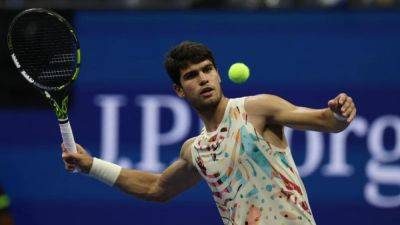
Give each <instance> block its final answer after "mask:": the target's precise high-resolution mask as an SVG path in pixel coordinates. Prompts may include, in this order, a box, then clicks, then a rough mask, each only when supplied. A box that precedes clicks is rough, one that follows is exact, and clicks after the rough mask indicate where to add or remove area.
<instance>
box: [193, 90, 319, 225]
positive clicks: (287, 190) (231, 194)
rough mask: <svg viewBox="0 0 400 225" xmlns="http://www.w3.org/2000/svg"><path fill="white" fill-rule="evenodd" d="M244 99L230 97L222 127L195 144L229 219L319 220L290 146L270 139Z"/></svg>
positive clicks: (196, 158)
mask: <svg viewBox="0 0 400 225" xmlns="http://www.w3.org/2000/svg"><path fill="white" fill-rule="evenodd" d="M244 100H245V98H237V99H230V100H229V102H228V104H227V107H226V109H225V113H224V116H223V119H222V121H221V123H220V124H219V126H218V128H217V130H216V132H212V133H209V134H208V133H207V131H206V130H205V129H203V130H202V132H201V134H200V135H199V136H197V137H196V139H195V141H194V143H193V145H192V149H191V153H192V158H193V162H194V164H195V165H196V167H197V169H198V171H199V173H200V174H201V176H202V177H203V178H204V179H205V180H206V182H207V183H208V186H209V187H210V189H211V191H212V194H213V197H214V200H215V202H216V205H217V208H218V210H219V213H220V215H221V217H222V220H223V222H224V224H225V225H226V224H229V225H231V224H232V225H233V224H235V225H236V224H237V225H266V224H274V225H275V224H277V225H282V224H283V225H300V224H302V225H304V224H307V225H315V221H314V218H313V215H312V212H311V209H310V206H309V203H308V198H307V194H306V191H305V187H304V185H303V182H302V181H301V178H300V176H299V173H298V171H297V168H296V165H295V163H294V161H293V158H292V155H291V152H290V149H289V147H287V148H286V149H280V148H277V147H275V146H273V145H271V144H270V143H269V142H268V141H266V140H264V138H263V137H262V136H261V135H260V134H259V133H258V132H257V131H256V130H255V129H254V127H253V126H252V124H251V123H250V122H248V121H247V113H246V111H245V109H244Z"/></svg>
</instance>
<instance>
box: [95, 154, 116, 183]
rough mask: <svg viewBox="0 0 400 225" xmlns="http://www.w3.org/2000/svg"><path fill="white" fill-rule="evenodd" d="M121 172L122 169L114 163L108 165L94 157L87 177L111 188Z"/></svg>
mask: <svg viewBox="0 0 400 225" xmlns="http://www.w3.org/2000/svg"><path fill="white" fill-rule="evenodd" d="M121 170H122V167H120V166H118V165H116V164H114V163H110V162H107V161H104V160H101V159H98V158H96V157H94V158H93V164H92V168H90V171H89V175H90V176H91V177H93V178H96V179H97V180H99V181H101V182H104V183H106V184H108V185H109V186H113V185H114V183H115V181H116V180H117V178H118V176H119V174H120V172H121Z"/></svg>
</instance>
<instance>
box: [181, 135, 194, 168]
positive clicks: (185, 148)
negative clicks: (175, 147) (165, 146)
mask: <svg viewBox="0 0 400 225" xmlns="http://www.w3.org/2000/svg"><path fill="white" fill-rule="evenodd" d="M196 138H197V137H192V138H189V139H187V140H186V141H185V142H184V143H183V145H182V148H181V151H180V153H179V158H181V159H183V160H185V161H188V162H191V161H192V160H191V159H192V155H191V152H190V151H191V148H192V146H193V143H194V141H195V140H196Z"/></svg>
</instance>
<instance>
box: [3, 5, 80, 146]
mask: <svg viewBox="0 0 400 225" xmlns="http://www.w3.org/2000/svg"><path fill="white" fill-rule="evenodd" d="M7 44H8V48H9V50H10V54H11V58H12V60H13V62H14V64H15V66H16V67H17V69H18V70H19V72H20V74H21V75H22V76H23V77H24V78H25V79H26V80H27V81H28V82H29V83H31V84H33V85H34V86H35V87H36V88H37V89H38V90H39V91H40V92H41V93H42V94H43V96H44V97H45V98H46V99H47V100H49V102H50V105H51V106H52V108H53V110H54V111H55V113H56V116H57V118H58V121H59V125H60V130H61V135H62V139H63V142H64V144H65V147H66V148H67V149H68V151H73V152H76V145H75V140H74V135H73V133H72V129H71V126H70V123H69V121H68V115H67V108H68V94H69V89H70V86H71V83H72V82H73V81H74V80H76V78H77V76H78V73H79V66H80V63H81V54H80V48H79V43H78V39H77V37H76V35H75V31H74V29H73V28H72V26H71V25H70V24H69V23H68V22H67V21H66V20H65V19H64V18H63V17H61V16H60V15H58V14H57V13H55V12H52V11H49V10H45V9H39V8H34V9H28V10H25V11H23V12H21V13H19V14H18V15H17V16H16V17H15V18H14V19H13V21H12V22H11V25H10V27H9V30H8V35H7Z"/></svg>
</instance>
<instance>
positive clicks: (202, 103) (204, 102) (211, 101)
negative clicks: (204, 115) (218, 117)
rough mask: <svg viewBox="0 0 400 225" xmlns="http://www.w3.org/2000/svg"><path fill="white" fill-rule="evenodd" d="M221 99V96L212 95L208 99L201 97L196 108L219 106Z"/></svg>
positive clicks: (204, 108)
mask: <svg viewBox="0 0 400 225" xmlns="http://www.w3.org/2000/svg"><path fill="white" fill-rule="evenodd" d="M220 101H221V96H211V97H209V98H206V99H199V100H198V101H197V102H196V104H195V105H196V106H195V108H197V109H199V110H206V109H210V108H214V107H216V106H218V103H219V102H220Z"/></svg>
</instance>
